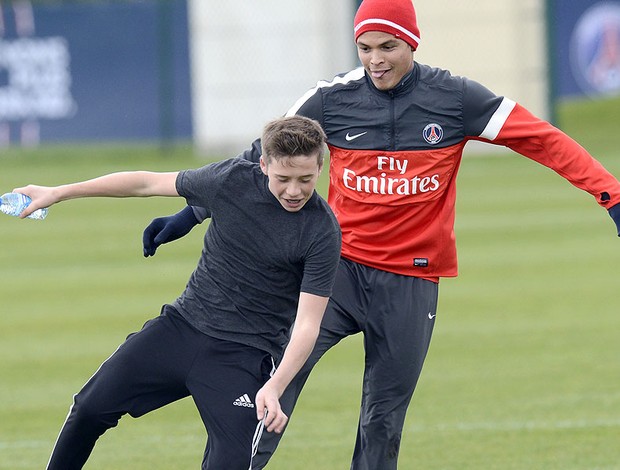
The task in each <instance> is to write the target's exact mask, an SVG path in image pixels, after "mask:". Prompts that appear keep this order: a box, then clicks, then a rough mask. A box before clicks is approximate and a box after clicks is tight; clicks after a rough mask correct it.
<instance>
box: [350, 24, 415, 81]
mask: <svg viewBox="0 0 620 470" xmlns="http://www.w3.org/2000/svg"><path fill="white" fill-rule="evenodd" d="M357 55H358V56H359V58H360V61H361V62H362V65H363V66H364V68H365V69H366V72H367V73H368V75H370V78H371V79H372V82H373V83H374V85H375V86H376V87H377V88H378V89H379V90H384V91H386V90H391V89H392V88H394V87H395V86H396V85H397V84H398V83H399V82H400V81H401V79H402V78H403V77H404V76H405V75H406V74H407V73H408V72H409V71H410V70H411V69H412V68H413V50H412V49H411V46H409V44H407V43H406V42H405V41H403V40H402V39H398V38H396V37H394V36H393V35H392V34H388V33H383V32H380V31H367V32H365V33H364V34H362V35H361V36H360V37H359V38H357Z"/></svg>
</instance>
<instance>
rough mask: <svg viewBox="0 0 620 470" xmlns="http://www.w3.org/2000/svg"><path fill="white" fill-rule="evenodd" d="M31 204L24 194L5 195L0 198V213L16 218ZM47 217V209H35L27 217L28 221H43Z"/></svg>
mask: <svg viewBox="0 0 620 470" xmlns="http://www.w3.org/2000/svg"><path fill="white" fill-rule="evenodd" d="M31 202H32V199H30V198H29V197H28V196H26V195H25V194H21V193H6V194H3V195H2V196H0V211H2V212H4V213H5V214H8V215H14V216H15V217H17V216H18V215H19V214H21V213H22V211H23V210H24V209H25V208H26V207H28V205H29V204H30V203H31ZM45 217H47V207H45V208H43V209H37V210H36V211H34V212H33V213H32V214H30V215H29V216H28V218H29V219H37V220H43V219H45Z"/></svg>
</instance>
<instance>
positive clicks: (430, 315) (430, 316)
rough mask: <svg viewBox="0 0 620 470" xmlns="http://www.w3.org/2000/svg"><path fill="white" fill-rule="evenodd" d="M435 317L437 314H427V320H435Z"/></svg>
mask: <svg viewBox="0 0 620 470" xmlns="http://www.w3.org/2000/svg"><path fill="white" fill-rule="evenodd" d="M436 316H437V314H435V315H433V314H431V312H428V318H429V320H432V319H433V318H435V317H436Z"/></svg>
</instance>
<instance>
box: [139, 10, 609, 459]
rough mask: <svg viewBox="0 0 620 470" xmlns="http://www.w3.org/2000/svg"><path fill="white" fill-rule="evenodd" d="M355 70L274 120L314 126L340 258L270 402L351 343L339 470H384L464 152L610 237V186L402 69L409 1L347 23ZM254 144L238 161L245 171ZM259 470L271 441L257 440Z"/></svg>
mask: <svg viewBox="0 0 620 470" xmlns="http://www.w3.org/2000/svg"><path fill="white" fill-rule="evenodd" d="M354 31H355V42H356V45H357V50H358V56H359V58H360V60H361V62H362V65H363V67H361V68H358V69H355V70H352V71H350V72H348V73H344V74H341V75H338V76H337V77H335V78H334V79H333V80H331V81H320V82H319V83H318V84H317V86H316V87H315V88H313V89H312V90H310V91H309V92H307V93H306V94H304V96H303V97H302V98H300V99H299V100H298V101H297V102H296V103H295V104H294V105H293V107H292V108H291V109H290V110H289V111H288V113H287V114H288V115H294V114H301V115H303V116H308V117H311V118H313V119H316V120H317V121H318V122H319V123H321V125H322V127H323V129H324V130H325V132H326V134H327V138H328V145H329V150H330V154H331V162H330V186H329V204H330V205H331V207H332V208H333V209H334V213H335V214H336V216H337V218H338V222H339V223H340V226H341V228H342V237H343V239H342V258H341V263H340V268H339V272H338V276H337V278H336V284H335V286H334V290H333V294H332V297H331V299H330V302H329V304H328V307H327V311H326V313H325V316H324V318H323V322H322V327H321V333H320V335H319V339H318V340H317V343H316V346H315V349H314V351H313V353H312V355H311V357H310V358H309V359H308V361H307V362H306V365H305V366H304V368H303V369H302V370H301V371H300V373H299V374H298V375H297V377H296V379H295V380H294V381H293V382H291V385H290V386H289V387H288V388H287V390H286V391H285V393H284V395H283V396H282V399H281V403H282V406H283V409H284V410H285V411H286V412H288V413H289V415H290V413H291V412H292V409H293V406H294V404H295V401H296V400H297V397H298V396H299V393H300V392H301V389H302V387H303V385H304V383H305V381H306V379H307V377H308V375H309V374H310V371H311V370H312V368H313V367H314V365H315V364H316V362H317V361H318V360H319V359H320V358H321V356H322V355H323V354H324V353H325V352H326V351H327V350H328V349H330V348H331V347H332V346H334V345H335V344H336V343H338V342H339V341H340V340H341V339H343V338H345V337H346V336H349V335H353V334H356V333H360V332H361V333H363V334H364V345H365V356H366V357H365V371H364V381H363V392H362V405H361V411H360V419H359V426H358V433H357V442H356V445H355V451H354V454H353V459H352V463H351V469H353V470H393V469H396V468H397V460H398V453H399V446H400V440H401V432H402V428H403V424H404V420H405V414H406V412H407V408H408V406H409V402H410V400H411V397H412V395H413V391H414V389H415V386H416V383H417V380H418V377H419V375H420V372H421V370H422V364H423V362H424V359H425V356H426V353H427V350H428V346H429V343H430V339H431V333H432V331H433V326H434V323H435V321H436V315H437V311H436V307H437V291H438V283H439V279H440V278H442V277H453V276H456V275H457V258H456V244H455V235H454V219H455V199H456V175H457V172H458V169H459V165H460V164H461V158H462V152H463V148H464V147H465V144H466V143H467V142H468V141H470V140H478V141H483V142H487V143H491V144H496V145H502V146H506V147H509V148H511V149H512V150H514V151H516V152H518V153H520V154H522V155H524V156H526V157H528V158H530V159H532V160H535V161H537V162H539V163H541V164H542V165H545V166H547V167H549V168H551V169H553V170H554V171H556V172H557V173H559V174H560V175H561V176H563V177H564V178H566V179H567V180H568V181H569V182H571V183H572V184H573V185H575V186H577V187H578V188H580V189H582V190H584V191H586V192H588V193H590V194H591V195H592V196H593V197H594V198H595V200H596V201H597V202H598V203H599V204H600V205H601V206H602V207H604V208H605V209H607V210H608V211H609V214H610V215H611V217H612V218H613V220H614V222H615V223H616V225H617V228H618V232H619V234H620V182H618V180H617V179H616V178H615V177H614V176H612V175H611V174H610V173H609V172H608V171H606V170H605V169H604V168H603V167H602V166H601V164H600V163H599V162H597V161H596V160H594V159H593V158H592V157H591V156H590V155H589V154H588V153H587V152H586V151H585V150H584V149H583V148H582V147H580V146H579V145H578V144H577V143H576V142H575V141H573V140H572V139H571V138H570V137H568V136H567V135H566V134H564V133H562V132H561V131H560V130H558V129H556V128H554V127H553V126H552V125H550V124H549V123H547V122H545V121H543V120H540V119H538V118H536V117H535V116H533V115H532V114H531V113H530V112H529V111H527V110H526V109H525V108H523V107H522V106H521V105H519V104H518V103H516V102H514V101H512V100H510V99H509V98H506V97H502V96H497V95H495V94H494V93H492V92H491V91H489V90H488V89H487V88H485V87H484V86H482V85H480V84H479V83H476V82H474V81H472V80H469V79H467V78H463V77H456V76H452V75H451V74H450V72H448V71H446V70H441V69H436V68H431V67H429V66H426V65H423V64H420V63H417V62H415V61H414V51H415V50H416V49H417V48H418V45H419V44H420V32H419V30H418V26H417V22H416V14H415V11H414V8H413V5H412V3H411V1H410V0H364V1H363V2H362V4H361V6H360V7H359V10H358V11H357V14H356V15H355V21H354ZM260 147H261V146H260V141H256V142H254V144H253V145H252V147H251V148H250V149H248V150H247V151H246V152H245V153H244V156H245V158H248V159H250V160H254V161H256V160H257V159H258V158H259V156H260V153H261V148H260ZM207 215H208V214H206V212H205V211H204V210H202V209H200V208H196V207H194V208H191V207H187V208H185V209H183V210H182V211H181V212H180V213H178V214H176V215H174V216H170V217H164V218H159V219H155V220H154V221H153V222H152V223H151V225H150V226H149V227H147V229H146V231H145V233H144V245H145V255H147V256H148V255H152V254H154V253H155V250H156V248H157V247H158V246H159V245H160V244H161V243H166V242H168V241H171V240H174V239H176V238H178V237H180V236H183V235H184V234H185V233H187V232H188V231H189V230H190V229H191V227H192V226H193V225H195V224H196V223H197V221H196V217H198V218H199V219H200V220H203V219H204V218H205V217H206V216H207ZM263 438H264V439H263V440H262V441H261V444H260V446H259V455H258V456H257V457H256V459H255V462H257V464H258V466H255V467H254V468H263V466H264V465H265V464H266V462H267V461H268V459H269V457H270V455H271V454H272V453H273V451H274V450H275V447H276V445H277V441H278V439H279V436H275V435H273V434H267V435H264V436H263Z"/></svg>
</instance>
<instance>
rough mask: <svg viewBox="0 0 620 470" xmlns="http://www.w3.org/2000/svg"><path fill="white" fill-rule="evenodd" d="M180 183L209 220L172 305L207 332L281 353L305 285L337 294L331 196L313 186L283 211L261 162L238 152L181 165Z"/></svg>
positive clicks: (306, 288) (337, 230)
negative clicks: (298, 204) (300, 203)
mask: <svg viewBox="0 0 620 470" xmlns="http://www.w3.org/2000/svg"><path fill="white" fill-rule="evenodd" d="M176 186H177V191H178V192H179V194H180V195H181V196H183V197H185V199H186V200H187V203H188V204H190V205H192V206H201V207H204V208H206V209H208V210H209V212H210V213H211V223H210V224H209V227H208V229H207V232H206V234H205V238H204V248H203V251H202V255H201V257H200V260H199V262H198V266H197V267H196V269H195V271H194V272H193V274H192V275H191V277H190V279H189V281H188V284H187V286H186V289H185V291H184V292H183V294H182V295H181V296H180V297H179V298H178V299H177V300H176V301H175V302H174V303H173V304H172V306H173V307H174V308H175V309H176V310H178V311H179V313H180V314H181V315H182V316H183V317H184V318H185V319H186V320H187V321H189V322H190V324H192V325H193V326H194V327H195V328H197V329H198V330H200V331H202V332H203V333H205V334H207V335H210V336H213V337H216V338H219V339H225V340H230V341H235V342H238V343H242V344H246V345H249V346H253V347H256V348H259V349H262V350H265V351H267V352H269V353H270V354H272V355H273V356H274V357H278V356H279V355H280V354H281V352H282V349H283V347H284V344H285V343H286V341H287V338H288V330H289V329H290V327H291V325H292V323H293V321H294V319H295V314H296V311H297V304H298V300H299V293H300V291H301V292H307V293H310V294H315V295H319V296H324V297H328V296H329V295H331V289H332V286H333V283H334V277H335V272H336V268H337V265H338V260H339V258H340V243H341V235H340V228H339V226H338V222H337V221H336V218H335V217H334V215H333V213H332V211H331V209H330V208H329V206H328V205H327V202H326V201H325V200H323V199H322V198H321V197H320V196H319V195H318V194H317V193H316V192H315V193H314V194H313V196H312V197H311V198H310V200H309V201H308V202H307V203H306V204H305V205H304V207H303V208H302V209H301V210H299V211H298V212H289V211H287V210H285V209H284V208H283V207H282V206H281V204H280V202H279V201H278V200H277V199H276V198H275V196H274V195H273V194H272V193H271V192H270V191H269V187H268V179H267V176H265V175H264V174H263V172H262V171H261V169H260V166H259V165H258V164H256V163H252V162H248V161H247V160H243V159H240V158H234V159H229V160H224V161H221V162H217V163H214V164H210V165H207V166H204V167H202V168H200V169H197V170H185V171H182V172H180V173H179V176H178V177H177V182H176Z"/></svg>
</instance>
